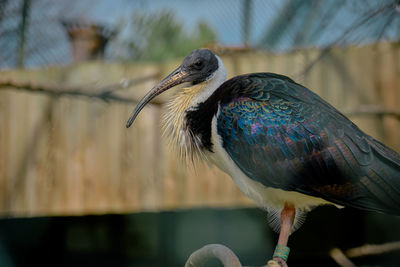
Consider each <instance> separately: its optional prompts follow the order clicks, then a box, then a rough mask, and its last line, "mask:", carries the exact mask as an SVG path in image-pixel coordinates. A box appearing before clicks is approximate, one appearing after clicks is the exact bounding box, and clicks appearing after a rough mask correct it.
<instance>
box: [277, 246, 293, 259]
mask: <svg viewBox="0 0 400 267" xmlns="http://www.w3.org/2000/svg"><path fill="white" fill-rule="evenodd" d="M289 252H290V248H289V247H287V246H284V245H280V244H278V245H276V247H275V251H274V257H278V258H282V259H284V260H285V261H287V259H288V257H289Z"/></svg>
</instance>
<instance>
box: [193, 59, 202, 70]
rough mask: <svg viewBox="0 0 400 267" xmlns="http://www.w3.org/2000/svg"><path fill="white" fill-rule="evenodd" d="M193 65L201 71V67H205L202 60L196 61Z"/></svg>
mask: <svg viewBox="0 0 400 267" xmlns="http://www.w3.org/2000/svg"><path fill="white" fill-rule="evenodd" d="M193 65H194V67H195V68H196V69H200V68H201V67H203V61H201V60H196V61H195V62H194V63H193Z"/></svg>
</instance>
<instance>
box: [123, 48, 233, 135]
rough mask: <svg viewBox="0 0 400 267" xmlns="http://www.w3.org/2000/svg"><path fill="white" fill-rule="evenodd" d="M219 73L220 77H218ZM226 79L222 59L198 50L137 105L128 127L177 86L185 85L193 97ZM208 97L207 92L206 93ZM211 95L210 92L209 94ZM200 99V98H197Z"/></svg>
mask: <svg viewBox="0 0 400 267" xmlns="http://www.w3.org/2000/svg"><path fill="white" fill-rule="evenodd" d="M217 73H218V75H216V74H217ZM225 78H226V73H225V67H224V65H223V63H222V61H221V59H220V58H219V57H218V56H216V55H214V53H213V52H211V51H210V50H208V49H197V50H194V51H192V52H191V53H190V54H189V55H188V56H186V57H185V59H184V60H183V62H182V64H181V65H180V66H179V67H178V68H176V69H175V70H174V71H173V72H171V73H170V74H169V75H168V76H167V77H165V78H164V79H163V80H162V81H161V82H160V83H158V84H157V85H156V86H154V87H153V88H152V89H151V90H150V91H149V92H148V93H147V94H146V95H145V96H144V97H143V98H142V99H141V100H140V102H139V103H138V104H137V106H136V108H135V109H134V110H133V112H132V114H131V116H130V118H129V120H128V122H127V123H126V127H127V128H129V127H130V126H131V125H132V123H133V122H134V120H135V119H136V117H137V115H138V114H139V112H140V111H141V110H142V109H143V108H144V107H145V106H146V104H148V103H149V102H150V101H151V100H152V99H153V98H154V97H156V96H158V95H159V94H161V93H163V92H165V91H167V90H169V89H171V88H173V87H175V86H177V85H180V84H185V85H186V86H185V87H184V89H186V92H189V91H191V93H192V95H193V96H194V95H195V94H201V93H202V91H204V90H201V89H208V88H205V86H204V85H205V84H207V83H210V82H211V81H215V83H214V84H213V85H214V87H215V88H214V89H216V88H217V87H218V86H219V85H220V84H221V83H222V82H223V81H224V80H225ZM204 93H205V94H206V95H205V97H207V96H209V95H207V92H204ZM209 93H210V92H209ZM197 97H199V96H197Z"/></svg>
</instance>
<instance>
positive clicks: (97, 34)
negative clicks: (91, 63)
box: [62, 21, 115, 62]
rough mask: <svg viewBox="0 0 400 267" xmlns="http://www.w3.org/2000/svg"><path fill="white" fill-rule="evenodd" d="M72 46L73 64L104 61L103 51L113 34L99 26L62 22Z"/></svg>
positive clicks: (80, 22) (79, 22)
mask: <svg viewBox="0 0 400 267" xmlns="http://www.w3.org/2000/svg"><path fill="white" fill-rule="evenodd" d="M62 25H63V26H64V27H65V29H66V30H67V33H68V36H69V39H70V41H71V46H72V59H73V62H82V61H87V60H99V59H100V60H101V59H104V50H105V47H106V45H107V43H108V41H109V40H110V39H111V38H112V37H113V36H114V35H115V33H114V32H113V31H112V30H111V29H109V28H107V27H105V26H101V25H95V24H91V23H86V22H82V21H78V22H77V21H62Z"/></svg>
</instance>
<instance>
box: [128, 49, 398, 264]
mask: <svg viewBox="0 0 400 267" xmlns="http://www.w3.org/2000/svg"><path fill="white" fill-rule="evenodd" d="M178 85H180V86H178ZM173 87H177V92H176V93H175V95H174V96H173V97H172V99H171V101H170V102H169V104H168V106H167V112H166V114H165V116H164V118H163V124H164V130H165V133H166V135H167V136H168V137H169V139H170V141H171V142H172V143H173V145H174V146H175V147H176V148H177V150H178V152H179V154H180V155H181V156H182V157H188V158H191V159H194V158H198V159H201V160H205V161H207V162H209V163H212V164H215V165H216V166H217V167H218V168H220V169H221V170H222V171H224V172H226V173H227V174H228V175H230V176H231V178H232V179H233V181H234V182H235V183H236V185H237V186H238V187H239V188H240V190H241V191H242V192H243V193H244V194H245V195H246V196H248V197H249V198H251V199H253V200H254V201H255V202H256V204H257V205H259V206H260V207H262V208H264V209H266V210H267V211H268V213H269V217H270V224H271V225H272V227H273V228H275V229H276V230H277V231H278V232H279V239H278V242H277V246H276V249H275V252H274V254H273V259H274V260H275V261H277V262H278V263H279V264H281V265H285V264H286V261H287V257H288V254H289V248H288V247H287V243H288V239H289V235H290V234H291V233H292V232H293V231H294V230H295V229H297V228H298V227H299V226H300V224H301V222H302V218H304V214H306V213H307V212H308V211H310V210H311V209H313V208H314V207H316V206H319V205H336V206H338V207H343V206H349V207H354V208H359V209H363V210H369V211H377V212H383V213H388V214H393V215H400V155H399V154H397V153H396V152H395V151H393V150H392V149H390V148H388V147H387V146H385V145H384V144H382V143H380V142H379V141H377V140H375V139H374V138H372V137H371V136H369V135H367V134H365V133H364V132H363V131H361V130H360V129H359V128H358V127H357V126H356V125H355V124H354V123H352V122H351V121H350V120H349V119H348V118H346V117H345V116H344V115H343V114H342V113H340V112H339V111H338V110H337V109H335V108H334V107H332V106H331V105H330V104H329V103H327V102H326V101H324V100H323V99H322V98H320V97H319V96H318V95H316V94H315V93H313V92H312V91H310V90H309V89H307V88H306V87H304V86H302V85H300V84H298V83H296V82H295V81H293V80H292V79H290V78H288V77H286V76H283V75H279V74H274V73H267V72H265V73H250V74H244V75H239V76H236V77H233V78H231V79H229V80H226V70H225V67H224V64H223V62H222V60H221V58H220V57H218V56H217V55H215V54H214V53H213V52H211V51H210V50H208V49H197V50H194V51H192V52H191V53H190V54H189V55H188V56H186V58H185V59H184V60H183V62H182V64H181V65H180V66H179V67H178V68H177V69H175V70H174V71H173V72H172V73H171V74H169V75H168V76H167V77H165V78H164V79H163V80H162V81H161V82H160V83H159V84H158V85H156V86H155V87H153V88H152V89H151V90H150V91H149V92H148V93H147V94H146V95H145V96H144V97H143V98H142V99H141V100H140V101H139V103H138V104H137V106H136V108H135V109H134V110H133V112H132V114H131V116H130V118H129V120H128V122H127V124H126V127H130V126H131V124H132V123H133V121H134V120H135V118H136V117H137V115H138V114H139V112H140V111H141V110H142V109H143V107H144V106H145V105H146V104H147V103H149V102H150V101H151V100H152V99H153V98H154V97H156V96H157V95H159V94H161V93H162V92H164V91H166V90H169V89H171V88H173Z"/></svg>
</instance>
